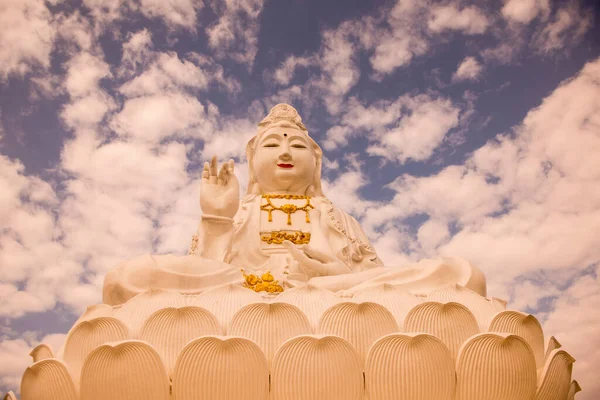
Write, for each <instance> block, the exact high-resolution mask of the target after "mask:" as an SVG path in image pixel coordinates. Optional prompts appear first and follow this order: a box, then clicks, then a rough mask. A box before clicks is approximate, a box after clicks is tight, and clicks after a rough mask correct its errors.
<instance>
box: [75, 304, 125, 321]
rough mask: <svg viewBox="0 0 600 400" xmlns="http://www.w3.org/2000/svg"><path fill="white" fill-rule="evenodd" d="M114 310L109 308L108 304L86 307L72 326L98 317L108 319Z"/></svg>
mask: <svg viewBox="0 0 600 400" xmlns="http://www.w3.org/2000/svg"><path fill="white" fill-rule="evenodd" d="M114 311H115V308H114V307H113V306H109V305H108V304H94V305H92V306H88V308H87V309H86V310H85V312H84V313H83V314H82V315H81V317H79V319H78V320H77V321H75V324H73V326H75V325H77V324H79V323H80V322H83V321H89V320H90V319H94V318H99V317H110V316H112V314H113V313H114Z"/></svg>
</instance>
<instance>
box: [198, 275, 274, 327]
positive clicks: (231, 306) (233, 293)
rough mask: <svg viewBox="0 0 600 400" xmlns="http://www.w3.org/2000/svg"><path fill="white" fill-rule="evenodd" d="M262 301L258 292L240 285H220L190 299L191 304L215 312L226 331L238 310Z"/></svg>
mask: <svg viewBox="0 0 600 400" xmlns="http://www.w3.org/2000/svg"><path fill="white" fill-rule="evenodd" d="M260 302H262V297H261V296H260V295H259V294H258V293H256V292H254V291H252V290H250V289H247V288H245V287H242V286H239V285H224V286H219V287H217V288H215V289H211V290H207V291H206V292H202V293H200V294H199V295H198V296H195V297H193V298H189V299H188V303H189V305H192V306H198V307H202V308H206V309H207V310H208V311H210V312H211V313H213V314H214V315H215V316H216V317H217V319H218V320H219V323H220V324H221V326H222V327H223V329H224V331H225V332H227V326H228V325H229V322H230V321H231V318H233V315H234V314H235V313H236V312H238V311H239V310H240V309H241V308H242V307H244V306H247V305H248V304H252V303H260Z"/></svg>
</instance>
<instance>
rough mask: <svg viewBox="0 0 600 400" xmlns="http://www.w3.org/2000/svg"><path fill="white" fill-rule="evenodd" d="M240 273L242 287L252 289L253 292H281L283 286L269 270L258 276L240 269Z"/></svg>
mask: <svg viewBox="0 0 600 400" xmlns="http://www.w3.org/2000/svg"><path fill="white" fill-rule="evenodd" d="M240 271H242V275H243V276H244V287H245V288H248V289H252V290H254V291H255V292H257V293H258V292H267V293H281V292H283V287H282V286H281V285H280V284H279V281H276V280H275V278H274V277H273V275H271V272H270V271H267V272H266V273H264V274H262V276H261V277H260V278H259V277H258V276H256V275H254V274H249V275H246V272H245V271H244V270H243V269H241V270H240Z"/></svg>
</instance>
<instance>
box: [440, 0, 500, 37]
mask: <svg viewBox="0 0 600 400" xmlns="http://www.w3.org/2000/svg"><path fill="white" fill-rule="evenodd" d="M489 25H490V22H489V20H488V18H487V17H486V16H485V14H484V13H483V12H482V11H481V10H480V9H479V8H477V7H475V6H467V7H463V8H462V9H459V8H457V6H456V5H453V4H449V5H444V6H435V7H433V8H432V10H431V14H430V17H429V22H428V27H429V29H430V30H431V31H432V32H436V33H439V32H443V31H445V30H456V31H461V32H463V33H465V34H468V35H474V34H479V33H484V32H485V31H486V29H487V28H488V26H489Z"/></svg>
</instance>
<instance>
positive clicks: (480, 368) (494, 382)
mask: <svg viewBox="0 0 600 400" xmlns="http://www.w3.org/2000/svg"><path fill="white" fill-rule="evenodd" d="M536 375H537V374H536V370H535V359H534V357H533V353H532V351H531V347H529V344H527V342H526V341H525V339H523V338H521V337H520V336H516V335H505V334H499V333H480V334H478V335H475V336H473V337H471V338H470V339H469V340H468V341H467V342H465V343H464V344H463V345H462V347H461V348H460V350H459V351H458V360H457V362H456V378H457V381H456V396H455V400H482V399H486V400H507V399H510V400H531V399H532V398H533V396H534V395H535V390H536Z"/></svg>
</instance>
